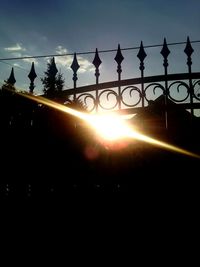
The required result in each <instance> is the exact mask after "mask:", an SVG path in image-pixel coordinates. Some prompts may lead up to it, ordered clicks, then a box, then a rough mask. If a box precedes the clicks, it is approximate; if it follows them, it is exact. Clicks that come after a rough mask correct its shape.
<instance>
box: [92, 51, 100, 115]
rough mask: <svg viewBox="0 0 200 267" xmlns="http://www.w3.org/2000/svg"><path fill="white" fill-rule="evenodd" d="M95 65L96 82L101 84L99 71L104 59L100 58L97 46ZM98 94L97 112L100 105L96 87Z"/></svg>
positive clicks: (97, 96)
mask: <svg viewBox="0 0 200 267" xmlns="http://www.w3.org/2000/svg"><path fill="white" fill-rule="evenodd" d="M92 63H93V65H94V66H95V76H96V84H99V76H100V72H99V66H100V65H101V63H102V61H101V59H100V58H99V54H98V50H97V48H96V52H95V56H94V60H93V62H92ZM95 94H96V98H95V99H96V103H95V106H96V112H98V105H99V95H98V89H96V91H95Z"/></svg>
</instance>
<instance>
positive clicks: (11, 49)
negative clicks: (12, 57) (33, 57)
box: [4, 43, 26, 52]
mask: <svg viewBox="0 0 200 267" xmlns="http://www.w3.org/2000/svg"><path fill="white" fill-rule="evenodd" d="M4 50H5V51H8V52H15V51H26V48H24V47H23V46H22V45H21V44H20V43H16V44H15V45H13V46H10V47H5V48H4Z"/></svg>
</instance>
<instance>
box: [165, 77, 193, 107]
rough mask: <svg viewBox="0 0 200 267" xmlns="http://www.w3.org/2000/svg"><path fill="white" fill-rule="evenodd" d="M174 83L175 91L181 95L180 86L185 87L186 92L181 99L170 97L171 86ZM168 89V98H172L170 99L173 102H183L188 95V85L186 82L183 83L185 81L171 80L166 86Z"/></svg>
mask: <svg viewBox="0 0 200 267" xmlns="http://www.w3.org/2000/svg"><path fill="white" fill-rule="evenodd" d="M175 85H176V89H177V92H178V94H179V95H180V96H181V93H180V89H181V88H185V91H186V93H185V97H182V98H181V99H177V98H174V97H172V95H171V89H172V88H173V86H175ZM168 90H169V98H170V99H171V100H172V101H174V102H179V103H180V102H184V101H185V100H186V99H187V98H188V97H189V94H190V93H189V92H190V88H189V86H188V84H187V83H185V82H183V81H175V82H173V83H171V84H170V85H169V87H168Z"/></svg>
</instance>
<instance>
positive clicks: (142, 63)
mask: <svg viewBox="0 0 200 267" xmlns="http://www.w3.org/2000/svg"><path fill="white" fill-rule="evenodd" d="M146 56H147V54H146V52H145V51H144V47H143V43H142V42H141V44H140V50H139V52H138V54H137V57H138V58H139V60H140V70H141V91H142V93H141V96H142V107H144V98H145V92H144V80H143V79H144V68H145V67H144V59H145V57H146Z"/></svg>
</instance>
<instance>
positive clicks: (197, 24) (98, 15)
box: [0, 0, 200, 94]
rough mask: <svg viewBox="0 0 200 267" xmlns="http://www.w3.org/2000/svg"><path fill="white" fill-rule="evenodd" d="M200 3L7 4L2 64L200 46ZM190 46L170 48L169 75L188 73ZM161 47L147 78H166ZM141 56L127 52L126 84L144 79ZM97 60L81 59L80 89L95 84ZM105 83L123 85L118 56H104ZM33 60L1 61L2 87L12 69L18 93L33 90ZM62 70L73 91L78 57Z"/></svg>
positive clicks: (4, 0) (196, 66) (46, 0)
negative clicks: (140, 48) (76, 54)
mask: <svg viewBox="0 0 200 267" xmlns="http://www.w3.org/2000/svg"><path fill="white" fill-rule="evenodd" d="M199 11H200V1H199V0H168V1H166V0H99V1H98V0H34V1H27V0H9V1H8V0H1V1H0V58H1V59H2V58H9V57H20V56H33V55H48V54H62V53H74V52H86V51H95V49H96V48H98V49H99V50H107V49H117V46H118V44H120V46H121V48H126V47H137V46H139V45H140V42H141V41H143V45H155V44H162V43H163V39H164V37H165V38H166V39H167V42H168V43H173V42H184V41H186V39H187V36H189V37H190V40H191V41H192V40H193V41H195V40H200V34H199V33H200V16H199ZM193 47H194V49H195V53H194V57H193V70H194V71H199V70H200V43H196V44H194V45H193ZM184 48H185V46H184V45H179V46H176V47H170V50H171V53H170V56H169V72H171V73H174V72H183V71H185V72H187V65H186V55H185V54H184V52H183V50H184ZM160 49H161V48H160V47H159V48H152V49H147V50H146V53H147V58H146V59H145V74H146V75H157V74H162V73H163V66H162V64H163V61H162V57H161V55H160ZM137 52H138V51H136V50H129V51H124V53H123V55H124V58H125V59H124V61H123V63H122V65H123V66H122V67H123V69H122V70H123V72H122V78H134V77H138V76H139V75H140V72H139V60H138V58H137ZM93 57H94V55H93V54H92V55H81V56H79V57H78V61H79V64H80V65H81V68H80V69H79V71H78V78H79V79H78V85H87V84H93V83H95V76H94V67H93V65H92V63H91V62H92V60H93ZM100 57H101V59H102V64H101V69H100V71H101V75H100V81H102V82H104V81H110V80H116V79H117V72H116V68H117V66H116V62H115V61H114V57H115V53H104V54H103V53H102V54H100ZM47 60H48V59H47V58H45V59H35V60H34V62H35V69H36V73H37V74H38V77H37V78H36V80H35V83H36V85H37V86H36V88H35V93H36V94H39V93H41V92H42V84H41V81H40V78H41V77H43V76H44V71H45V70H46V66H47ZM32 61H33V60H32V59H28V60H15V61H4V62H2V61H0V81H1V82H3V81H4V80H6V79H7V78H8V77H9V74H10V71H11V68H12V66H13V67H14V71H15V78H16V80H17V82H16V84H15V85H16V87H19V88H23V89H24V90H28V87H29V79H28V78H27V75H28V73H29V71H30V67H31V62H32ZM55 61H56V64H57V68H58V69H59V70H60V71H61V73H63V76H64V78H65V88H71V87H72V84H73V83H72V82H73V81H72V75H73V73H72V70H71V69H70V65H71V63H72V56H68V57H56V58H55Z"/></svg>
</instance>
